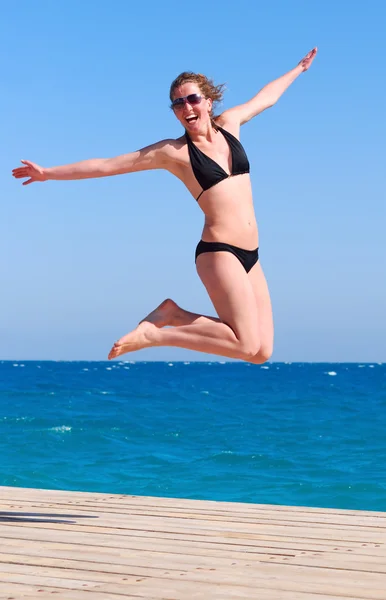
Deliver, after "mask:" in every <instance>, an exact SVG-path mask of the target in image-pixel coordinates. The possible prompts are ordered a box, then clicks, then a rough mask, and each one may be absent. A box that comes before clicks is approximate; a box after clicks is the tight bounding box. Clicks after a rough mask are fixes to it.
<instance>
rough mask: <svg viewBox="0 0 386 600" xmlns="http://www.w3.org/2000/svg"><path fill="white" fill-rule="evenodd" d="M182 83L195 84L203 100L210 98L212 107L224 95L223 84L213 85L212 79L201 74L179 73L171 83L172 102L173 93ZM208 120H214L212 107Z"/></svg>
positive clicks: (171, 98)
mask: <svg viewBox="0 0 386 600" xmlns="http://www.w3.org/2000/svg"><path fill="white" fill-rule="evenodd" d="M184 83H197V85H198V87H199V88H200V90H201V92H202V94H203V96H205V98H210V99H211V100H212V101H213V106H215V105H217V104H218V103H219V102H221V101H222V97H223V94H224V88H225V84H224V83H220V85H215V84H214V82H213V80H212V79H208V77H205V75H201V73H192V72H191V71H184V72H183V73H180V75H178V77H176V78H175V80H174V81H173V82H172V84H171V86H170V100H171V102H172V101H173V92H174V90H175V89H176V88H177V87H180V86H181V85H183V84H184ZM210 118H211V119H212V121H213V120H214V119H215V118H216V117H215V116H214V114H213V107H212V110H211V114H210Z"/></svg>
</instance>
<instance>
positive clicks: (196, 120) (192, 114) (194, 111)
mask: <svg viewBox="0 0 386 600" xmlns="http://www.w3.org/2000/svg"><path fill="white" fill-rule="evenodd" d="M191 94H196V95H199V96H201V102H199V103H198V104H194V103H192V104H190V103H189V101H188V100H186V101H185V102H184V103H183V104H182V105H181V106H178V107H174V108H173V111H174V114H175V115H176V117H177V119H178V120H179V122H180V123H181V125H182V126H183V127H184V128H185V129H187V130H188V131H191V132H192V133H194V132H197V131H200V130H201V129H202V127H203V125H205V124H206V123H208V121H210V113H211V110H212V100H211V99H210V98H205V97H204V95H203V93H202V92H201V90H200V88H199V86H198V85H197V83H193V82H188V83H184V84H182V85H180V86H178V87H176V88H175V89H174V90H173V100H175V99H176V98H183V97H185V96H190V95H191Z"/></svg>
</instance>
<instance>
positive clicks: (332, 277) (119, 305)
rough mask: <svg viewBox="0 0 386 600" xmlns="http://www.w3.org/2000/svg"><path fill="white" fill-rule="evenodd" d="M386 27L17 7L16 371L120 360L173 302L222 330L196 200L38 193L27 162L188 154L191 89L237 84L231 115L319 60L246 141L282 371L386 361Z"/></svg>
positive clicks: (4, 20) (4, 248)
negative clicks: (183, 105) (305, 61)
mask: <svg viewBox="0 0 386 600" xmlns="http://www.w3.org/2000/svg"><path fill="white" fill-rule="evenodd" d="M385 21H386V4H385V3H384V2H381V1H374V0H373V1H371V0H370V1H369V2H366V3H364V2H358V1H355V0H354V1H353V2H348V1H347V2H345V1H343V0H341V1H338V2H337V1H336V0H334V1H332V0H324V1H323V2H305V1H300V0H293V1H291V2H287V1H284V0H283V1H281V2H277V1H272V2H267V3H261V2H251V1H250V0H247V1H246V0H241V1H239V2H237V3H236V4H235V3H233V2H218V1H213V2H208V3H205V2H166V3H164V2H163V3H160V2H155V1H153V0H150V1H148V2H139V3H134V2H127V1H124V0H111V1H110V2H106V1H103V2H102V1H100V0H93V1H91V0H83V2H79V1H75V0H66V2H53V1H51V0H50V1H48V0H46V1H42V0H37V1H36V2H35V3H31V2H27V1H26V0H21V1H19V2H17V3H10V2H9V3H4V5H3V6H2V17H1V24H0V50H1V56H2V59H3V63H2V77H1V79H2V81H1V88H2V89H1V94H0V131H1V146H0V158H1V172H0V185H1V188H0V189H1V219H0V253H1V264H0V280H1V294H0V307H1V321H0V359H12V360H21V359H24V360H27V359H39V360H40V359H41V360H43V359H66V360H78V359H90V360H94V359H95V360H100V359H105V358H106V356H107V353H108V351H109V349H110V347H111V345H112V343H113V342H114V341H115V340H116V339H117V338H118V337H120V336H121V335H123V334H124V333H126V332H127V331H128V330H129V329H131V328H133V327H134V326H135V324H136V323H137V322H138V320H140V319H141V318H142V317H143V316H144V315H145V314H147V312H149V311H150V310H151V309H152V308H154V307H155V306H156V305H157V304H158V303H159V302H160V301H161V300H163V299H164V298H165V297H172V298H173V299H175V300H176V301H177V302H178V303H179V304H181V305H182V306H183V307H185V308H187V309H188V310H193V311H195V312H203V313H210V314H213V309H212V307H211V304H210V301H209V300H208V298H207V296H206V292H205V290H204V288H203V286H202V284H201V282H200V280H199V278H198V276H197V274H196V271H195V267H194V249H195V245H196V243H197V241H198V240H199V238H200V234H201V229H202V224H203V217H202V213H201V212H200V210H199V208H198V206H197V204H196V202H195V200H194V199H193V198H192V197H191V196H190V195H189V193H188V191H187V190H185V188H184V187H183V186H182V184H181V183H180V182H179V181H178V180H174V179H173V178H172V176H171V175H170V174H168V173H166V172H144V173H135V174H129V175H125V176H118V177H113V178H105V179H96V180H86V181H77V182H76V181H75V182H48V183H44V184H33V185H30V186H27V187H22V186H21V183H20V181H16V180H14V179H13V178H12V177H11V171H12V168H14V167H16V166H19V164H20V163H19V161H20V159H29V160H32V161H34V162H37V163H39V164H42V165H43V166H53V165H57V164H63V163H69V162H74V161H77V160H83V159H86V158H94V157H106V156H114V155H117V154H121V153H124V152H130V151H133V150H136V149H138V148H140V147H142V146H145V145H147V144H149V143H152V142H155V141H157V140H159V139H162V138H165V137H177V136H179V135H181V130H180V125H179V123H178V122H177V121H176V119H175V117H174V116H173V114H172V113H171V111H170V109H169V108H168V90H169V85H170V82H171V81H172V80H173V79H174V77H175V76H176V75H177V74H178V73H180V72H181V71H183V70H193V71H198V72H203V73H205V74H207V75H209V76H211V77H213V78H214V79H215V81H217V82H219V83H223V82H226V84H227V93H226V95H225V101H224V105H223V108H227V107H230V106H232V105H235V104H239V103H241V102H244V101H246V100H248V99H249V98H250V97H252V96H253V95H254V94H255V93H257V92H258V90H259V89H260V88H261V87H262V86H263V85H265V84H266V83H268V82H269V81H271V80H272V79H275V78H276V77H278V76H280V75H282V74H283V73H285V72H286V71H288V70H289V69H291V68H292V67H294V66H295V65H296V64H297V62H298V61H299V60H300V59H301V58H302V57H303V56H304V55H305V54H306V53H307V52H308V51H309V50H310V49H311V48H312V47H313V46H316V45H317V46H318V48H319V53H318V56H317V58H316V60H315V61H314V64H313V65H312V67H311V69H310V70H309V71H308V72H307V73H305V74H304V75H302V76H301V77H300V78H299V79H298V80H297V81H295V83H294V84H293V85H292V86H291V88H290V89H289V90H288V91H287V92H286V93H285V94H284V96H283V97H282V98H281V100H280V101H279V103H278V104H277V105H276V106H275V107H273V108H272V109H270V110H268V111H266V112H265V113H263V114H262V115H260V116H258V117H256V118H255V119H254V120H253V121H251V122H250V123H248V124H247V125H245V126H244V127H243V128H242V138H241V139H242V142H243V144H244V145H245V147H246V149H247V152H248V155H249V159H250V162H251V166H252V184H253V188H254V201H255V209H256V214H257V218H258V222H259V228H260V252H261V262H262V265H263V268H264V270H265V273H266V276H267V279H268V283H269V286H270V290H271V296H272V303H273V308H274V316H275V341H276V345H275V352H274V355H273V357H272V360H277V361H281V360H284V361H297V360H299V361H363V362H364V361H378V362H382V361H385V360H386V341H385V340H386V267H385V264H386V242H385V237H386V236H385V222H386V220H385V216H386V210H385V139H386V119H385V116H384V109H385V95H386V94H385V92H386V83H385V77H384V73H385V58H386V52H385V41H384V24H385ZM176 247H177V248H178V251H177V253H175V248H176ZM127 358H128V359H129V360H203V359H204V360H205V359H206V360H209V359H210V357H209V356H206V355H202V354H198V353H193V352H190V351H185V350H180V349H177V348H163V349H159V348H157V349H150V350H145V351H141V352H139V353H133V354H131V355H127Z"/></svg>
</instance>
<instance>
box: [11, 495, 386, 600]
mask: <svg viewBox="0 0 386 600" xmlns="http://www.w3.org/2000/svg"><path fill="white" fill-rule="evenodd" d="M0 494H1V496H0V598H1V599H8V600H11V599H14V600H19V599H21V598H39V599H41V598H57V599H58V600H59V599H60V598H62V599H66V600H78V599H79V600H110V599H114V600H119V598H137V599H148V600H151V599H157V600H160V599H164V600H180V599H181V600H190V599H192V600H193V599H194V600H225V599H228V598H229V599H231V598H232V599H233V598H248V599H249V600H254V599H256V600H268V599H269V600H326V599H327V598H328V599H329V600H342V598H344V599H345V600H354V599H355V600H359V599H361V600H362V599H377V600H385V599H386V513H376V512H364V511H344V510H326V509H315V508H296V507H285V506H268V505H256V504H239V503H226V502H204V501H198V500H177V499H168V498H149V497H138V496H121V495H110V494H93V493H77V492H60V491H49V490H35V489H22V488H9V487H0Z"/></svg>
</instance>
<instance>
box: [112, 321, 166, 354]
mask: <svg viewBox="0 0 386 600" xmlns="http://www.w3.org/2000/svg"><path fill="white" fill-rule="evenodd" d="M157 333H158V332H157V327H156V326H155V325H154V324H153V323H149V322H147V321H142V322H141V323H140V324H139V325H138V327H136V328H135V329H134V330H133V331H130V333H127V334H126V335H124V336H123V337H121V338H120V339H119V340H118V341H117V342H115V344H114V346H113V347H112V348H111V350H110V353H109V356H108V359H109V360H111V359H112V358H117V356H121V355H122V354H126V352H134V350H142V348H150V347H151V346H155V345H156V343H157V339H158V335H159V334H158V335H157Z"/></svg>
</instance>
